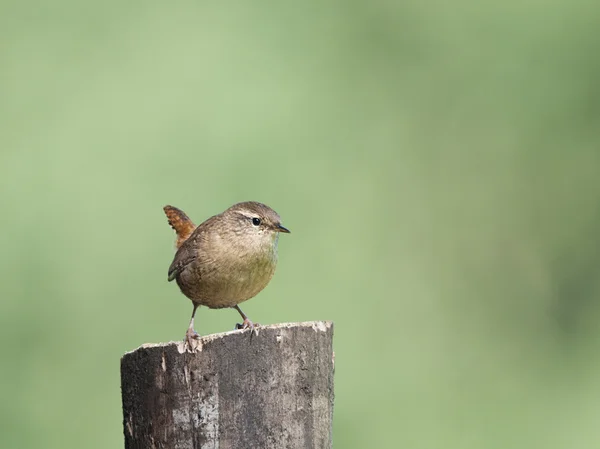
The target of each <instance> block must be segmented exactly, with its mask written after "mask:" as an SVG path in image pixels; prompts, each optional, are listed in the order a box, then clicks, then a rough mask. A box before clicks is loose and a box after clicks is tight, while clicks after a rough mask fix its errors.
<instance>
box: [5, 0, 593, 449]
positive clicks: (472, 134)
mask: <svg viewBox="0 0 600 449" xmlns="http://www.w3.org/2000/svg"><path fill="white" fill-rule="evenodd" d="M217 3H219V2H189V1H183V2H179V3H176V2H116V1H108V2H96V3H85V4H84V3H79V2H72V1H71V2H69V1H59V2H53V3H51V4H50V3H48V4H46V3H39V4H36V5H33V4H30V3H26V2H12V3H7V2H3V3H2V4H1V6H0V8H1V9H0V77H1V82H0V126H1V130H0V183H1V184H0V185H1V189H2V190H1V191H2V194H1V196H0V207H1V209H2V220H1V232H0V242H1V248H2V256H1V257H0V261H1V263H2V266H1V267H0V268H1V270H0V295H1V302H0V337H1V338H2V341H3V345H4V347H3V351H2V353H3V357H2V369H1V370H0V385H1V387H0V392H1V396H0V447H2V448H7V449H9V448H52V449H54V448H57V449H58V448H61V449H69V448H89V449H95V448H103V449H104V448H117V447H122V446H123V438H122V426H121V417H122V415H121V403H120V390H119V358H120V356H121V355H122V354H123V353H124V352H125V351H128V350H131V349H133V348H135V347H137V346H138V345H140V344H142V343H145V342H159V341H168V340H177V339H181V338H183V334H184V332H185V329H186V326H187V324H188V319H189V314H190V312H191V304H190V302H189V301H188V300H187V299H186V298H185V297H184V296H183V295H181V294H180V293H179V291H178V289H177V287H176V286H175V285H172V284H169V283H167V280H166V277H167V276H166V272H167V268H168V266H169V264H170V262H171V259H172V255H173V241H174V236H173V232H172V231H171V229H170V228H169V227H168V225H167V223H166V219H165V217H164V216H163V212H162V206H163V205H165V204H173V205H176V206H178V207H181V208H183V209H184V210H185V211H186V212H187V213H188V214H189V215H190V216H191V217H192V219H194V220H195V221H196V222H201V221H202V220H204V219H205V218H207V217H209V216H210V215H213V214H215V213H218V212H220V211H221V210H223V209H225V208H226V207H228V206H230V205H231V204H233V203H235V202H238V201H242V200H248V199H252V200H258V201H262V202H265V203H267V204H269V205H270V206H272V207H273V208H274V209H276V210H277V211H278V212H279V213H280V215H281V216H282V218H283V223H284V224H285V226H288V227H289V228H290V229H291V230H292V234H291V235H289V236H288V235H284V236H282V238H281V239H280V245H279V248H280V264H279V268H278V272H277V275H276V276H275V278H274V280H273V281H272V283H271V285H270V286H269V287H268V288H267V289H266V290H265V291H264V292H262V293H261V294H260V295H259V296H258V297H257V298H255V299H253V300H252V301H250V302H249V303H247V304H246V306H245V307H244V310H245V311H246V313H248V315H249V316H250V317H252V318H253V319H254V320H256V321H259V322H261V323H276V322H289V321H304V320H317V319H331V320H334V322H335V351H336V404H335V424H334V443H335V447H337V448H348V449H352V448H427V449H429V448H432V449H437V448H461V449H465V448H532V447H545V448H569V449H572V448H586V449H587V448H590V447H598V446H599V445H600V426H598V420H599V419H600V303H599V302H598V299H600V298H599V297H600V245H599V243H600V238H599V233H600V176H599V175H600V83H599V80H600V34H599V32H598V29H599V26H600V7H599V6H598V5H597V4H593V2H581V1H566V0H564V1H536V0H525V1H522V0H521V1H517V0H508V1H506V2H475V1H469V0H459V1H456V2H442V1H429V2H419V1H416V0H408V1H404V2H390V1H384V0H375V1H371V2H317V1H308V2H293V3H292V2H275V1H268V2H234V3H225V4H223V5H219V4H217ZM237 321H238V316H237V313H236V312H235V311H230V310H221V311H212V310H207V309H201V310H200V312H199V316H198V322H197V329H199V330H200V332H201V333H203V334H207V333H212V332H220V331H225V330H229V329H231V328H232V326H233V324H234V323H235V322H237Z"/></svg>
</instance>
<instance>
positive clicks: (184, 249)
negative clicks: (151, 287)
mask: <svg viewBox="0 0 600 449" xmlns="http://www.w3.org/2000/svg"><path fill="white" fill-rule="evenodd" d="M193 243H194V241H193V240H192V239H191V238H190V239H188V240H186V241H184V242H183V243H182V244H181V246H180V247H179V249H178V250H177V253H176V254H175V258H174V259H173V263H172V264H171V266H170V267H169V277H168V279H169V282H171V281H172V280H173V279H175V278H176V277H177V276H178V275H179V274H180V273H181V272H183V270H185V269H186V267H187V266H188V265H189V264H191V263H192V262H193V261H194V260H196V257H197V256H196V255H197V251H196V248H195V245H194V244H193Z"/></svg>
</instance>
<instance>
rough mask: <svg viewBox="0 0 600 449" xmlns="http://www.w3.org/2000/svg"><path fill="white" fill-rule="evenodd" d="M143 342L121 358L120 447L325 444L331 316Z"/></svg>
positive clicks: (309, 447) (240, 448) (313, 448)
mask: <svg viewBox="0 0 600 449" xmlns="http://www.w3.org/2000/svg"><path fill="white" fill-rule="evenodd" d="M257 330H258V335H256V334H252V332H251V331H250V330H244V331H232V332H225V333H222V334H214V335H207V336H205V337H202V339H201V346H200V349H199V350H198V352H196V353H194V354H190V353H187V352H184V351H183V343H181V342H170V343H164V344H147V345H143V346H141V347H139V348H138V349H136V350H134V351H132V352H128V353H127V354H125V355H124V356H123V358H122V359H121V393H122V397H123V427H124V433H125V448H126V449H133V448H136V449H137V448H139V449H150V448H157V449H158V448H169V449H178V448H185V449H217V448H218V449H229V448H231V449H233V448H235V449H244V448H254V449H268V448H273V449H275V448H276V449H282V448H302V449H322V448H331V447H332V439H331V427H332V420H333V350H332V341H333V323H332V322H329V321H314V322H307V323H292V324H277V325H272V326H261V327H259V328H257Z"/></svg>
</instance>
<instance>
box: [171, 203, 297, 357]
mask: <svg viewBox="0 0 600 449" xmlns="http://www.w3.org/2000/svg"><path fill="white" fill-rule="evenodd" d="M164 211H165V214H166V215H167V218H168V220H169V224H170V225H171V227H172V228H173V229H174V230H175V233H176V234H177V241H176V244H175V245H176V247H177V252H176V253H175V258H174V259H173V263H172V264H171V266H170V267H169V276H168V280H169V282H170V281H172V280H176V281H177V285H179V288H180V289H181V292H182V293H183V294H184V295H185V296H187V297H188V298H189V299H191V300H192V303H193V305H194V310H193V311H192V319H191V320H190V325H189V327H188V330H187V332H186V334H185V342H186V345H187V347H188V348H189V349H190V350H191V351H194V350H195V349H196V346H197V340H198V338H199V335H198V334H197V333H196V331H195V330H194V316H195V315H196V309H197V308H198V307H199V306H201V305H204V306H206V307H208V308H211V309H220V308H225V307H231V308H234V309H236V310H237V311H238V312H239V313H240V315H241V316H242V319H243V320H244V321H243V324H241V325H240V324H238V325H237V328H238V329H246V328H250V329H254V324H253V323H252V321H250V320H249V319H248V317H247V316H246V315H245V314H244V312H242V310H241V309H240V308H239V306H238V304H239V303H241V302H243V301H246V300H248V299H250V298H252V297H254V296H256V295H257V294H258V293H259V292H260V291H261V290H262V289H263V288H265V287H266V286H267V284H268V283H269V281H270V280H271V278H272V277H273V274H274V273H275V267H276V266H277V241H278V239H279V233H280V232H285V233H289V232H290V231H289V230H288V229H286V228H284V227H283V226H282V225H281V219H280V218H279V215H278V214H277V212H275V211H274V210H273V209H271V208H270V207H269V206H266V205H264V204H261V203H257V202H254V201H247V202H244V203H238V204H235V205H233V206H231V207H230V208H229V209H227V210H226V211H224V212H222V213H220V214H219V215H215V216H214V217H210V218H209V219H208V220H206V221H205V222H204V223H202V224H201V225H200V226H198V227H196V226H195V225H194V223H193V222H192V221H191V220H190V219H189V218H188V216H187V215H186V214H185V213H183V211H181V210H179V209H177V208H176V207H173V206H165V207H164Z"/></svg>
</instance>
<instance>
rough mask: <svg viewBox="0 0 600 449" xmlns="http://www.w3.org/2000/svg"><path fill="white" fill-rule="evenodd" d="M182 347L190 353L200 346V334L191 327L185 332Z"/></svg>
mask: <svg viewBox="0 0 600 449" xmlns="http://www.w3.org/2000/svg"><path fill="white" fill-rule="evenodd" d="M184 347H185V349H186V351H188V352H192V353H194V352H196V350H197V349H198V348H199V347H200V335H198V332H196V331H195V330H194V329H193V328H191V327H190V328H189V329H188V330H187V332H186V333H185V340H184Z"/></svg>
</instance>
